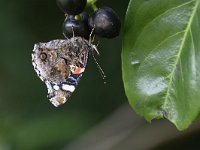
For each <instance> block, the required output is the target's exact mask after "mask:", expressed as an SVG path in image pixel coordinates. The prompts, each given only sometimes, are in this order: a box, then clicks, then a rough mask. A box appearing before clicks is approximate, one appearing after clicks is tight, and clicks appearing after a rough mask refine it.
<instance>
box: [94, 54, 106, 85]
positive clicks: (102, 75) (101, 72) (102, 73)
mask: <svg viewBox="0 0 200 150" xmlns="http://www.w3.org/2000/svg"><path fill="white" fill-rule="evenodd" d="M92 57H93V59H94V62H95V64H96V65H97V68H98V70H99V72H100V74H101V77H102V79H103V80H104V84H106V81H105V78H106V75H105V73H104V71H103V69H102V68H101V66H100V65H99V63H98V62H97V59H96V58H95V56H94V54H93V53H92Z"/></svg>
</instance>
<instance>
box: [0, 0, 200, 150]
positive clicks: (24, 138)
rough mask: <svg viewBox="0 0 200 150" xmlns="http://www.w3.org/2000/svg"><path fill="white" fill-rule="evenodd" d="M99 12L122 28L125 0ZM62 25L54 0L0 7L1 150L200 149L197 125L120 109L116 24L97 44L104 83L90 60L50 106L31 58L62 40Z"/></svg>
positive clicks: (7, 0) (8, 2)
mask: <svg viewBox="0 0 200 150" xmlns="http://www.w3.org/2000/svg"><path fill="white" fill-rule="evenodd" d="M98 6H99V7H100V6H110V7H112V8H113V9H114V10H115V11H116V12H117V13H118V14H119V16H120V18H121V20H122V24H123V22H124V16H125V12H126V9H127V6H128V0H118V1H116V0H99V1H98ZM89 11H91V10H89ZM63 20H64V15H63V13H62V12H61V11H60V10H59V8H58V7H57V5H56V2H55V0H28V1H27V0H1V1H0V150H46V149H48V150H61V149H63V150H64V149H66V150H150V149H152V150H155V149H156V150H164V149H188V150H190V149H192V150H194V149H199V148H200V146H199V139H200V138H199V137H200V134H199V133H200V132H199V125H200V122H199V121H198V122H195V124H193V125H192V126H191V127H190V128H189V129H187V130H185V131H184V132H179V131H177V130H176V128H175V127H174V126H173V125H172V124H170V123H169V122H168V121H166V120H164V121H163V120H161V121H160V120H159V121H153V122H152V123H151V124H149V123H147V122H146V121H145V120H144V119H143V118H142V117H140V116H137V115H136V114H135V113H134V112H133V111H132V110H131V108H130V106H129V105H128V104H127V103H128V102H127V98H126V96H125V93H124V88H123V82H122V72H121V50H122V42H121V41H122V31H123V26H122V31H121V34H120V36H119V37H117V38H114V39H110V40H108V39H100V38H96V41H97V42H96V43H98V41H99V46H98V50H99V52H100V53H101V55H100V57H97V59H98V61H99V63H100V64H101V67H102V68H103V70H104V72H105V74H106V76H107V79H106V82H107V84H104V83H103V82H104V81H103V80H102V78H101V76H100V74H99V72H98V70H97V67H96V64H95V63H94V61H93V59H92V58H89V62H88V65H87V68H86V71H85V73H84V75H83V77H82V80H81V81H80V83H79V85H78V87H77V89H76V91H75V92H74V93H73V94H72V96H71V98H70V99H69V101H68V102H67V103H66V104H65V105H63V106H61V107H59V108H55V107H54V106H53V105H52V104H51V103H50V102H49V100H48V99H47V98H46V95H47V89H46V86H45V84H44V83H42V82H41V81H40V79H39V78H38V77H37V75H36V73H35V72H34V70H33V66H32V64H31V52H32V49H33V46H34V44H35V43H37V42H48V41H50V40H53V39H62V38H63V35H62V30H61V26H62V23H63ZM83 135H86V136H83ZM82 136H83V137H82ZM78 139H79V140H78ZM114 142H115V143H114ZM81 143H82V144H81ZM84 144H85V146H83V145H84ZM86 145H87V146H86ZM111 145H112V146H111ZM92 146H94V147H95V148H94V147H93V148H92ZM102 147H103V148H102Z"/></svg>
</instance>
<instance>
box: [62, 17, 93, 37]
mask: <svg viewBox="0 0 200 150" xmlns="http://www.w3.org/2000/svg"><path fill="white" fill-rule="evenodd" d="M73 32H74V36H81V37H84V38H86V39H88V38H89V35H90V32H89V27H88V24H87V22H84V21H83V20H76V19H74V17H71V16H70V17H67V19H65V21H64V23H63V34H64V36H65V37H68V38H71V37H73Z"/></svg>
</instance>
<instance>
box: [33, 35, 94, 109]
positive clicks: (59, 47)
mask: <svg viewBox="0 0 200 150" xmlns="http://www.w3.org/2000/svg"><path fill="white" fill-rule="evenodd" d="M90 50H92V47H91V46H90V44H89V43H88V41H87V40H85V39H83V38H81V37H74V38H71V39H66V40H53V41H50V42H48V43H39V44H35V47H34V50H33V54H32V62H33V66H34V69H35V71H36V72H37V74H38V76H39V77H40V79H41V80H42V81H44V82H45V84H46V86H47V89H48V96H47V97H48V98H49V100H50V102H51V103H52V104H53V105H54V106H56V107H57V106H59V105H62V104H64V103H65V102H66V101H67V100H68V98H69V97H70V95H71V93H72V92H74V90H75V88H76V86H77V85H78V83H79V81H80V79H81V77H82V74H83V72H84V71H85V67H86V64H87V59H88V53H89V51H90Z"/></svg>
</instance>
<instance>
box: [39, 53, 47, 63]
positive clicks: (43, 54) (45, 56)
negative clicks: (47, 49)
mask: <svg viewBox="0 0 200 150" xmlns="http://www.w3.org/2000/svg"><path fill="white" fill-rule="evenodd" d="M40 59H41V60H42V61H45V60H46V59H47V54H46V53H41V54H40Z"/></svg>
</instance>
